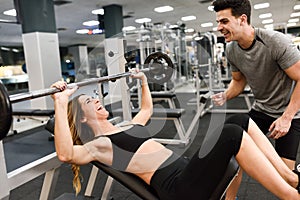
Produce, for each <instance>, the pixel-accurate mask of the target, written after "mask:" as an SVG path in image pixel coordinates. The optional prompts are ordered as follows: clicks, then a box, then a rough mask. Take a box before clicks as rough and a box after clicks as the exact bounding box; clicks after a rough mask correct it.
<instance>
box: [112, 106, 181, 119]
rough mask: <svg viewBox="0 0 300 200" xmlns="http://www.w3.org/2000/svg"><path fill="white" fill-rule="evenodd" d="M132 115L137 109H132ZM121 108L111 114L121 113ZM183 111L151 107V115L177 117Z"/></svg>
mask: <svg viewBox="0 0 300 200" xmlns="http://www.w3.org/2000/svg"><path fill="white" fill-rule="evenodd" d="M131 112H132V116H135V115H136V114H137V113H138V112H139V109H137V108H136V109H132V110H131ZM122 113H123V110H122V109H121V108H119V109H116V110H113V115H122ZM184 113H185V110H184V109H182V108H176V109H173V108H153V114H152V117H169V118H179V117H181V115H182V114H184Z"/></svg>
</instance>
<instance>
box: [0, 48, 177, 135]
mask: <svg viewBox="0 0 300 200" xmlns="http://www.w3.org/2000/svg"><path fill="white" fill-rule="evenodd" d="M143 67H147V68H142V69H141V71H142V72H144V73H145V74H146V76H147V78H148V80H149V81H153V82H156V81H157V82H158V83H163V82H166V81H168V80H169V79H170V78H171V76H172V73H173V69H174V66H173V63H172V61H171V59H170V58H169V57H168V55H166V54H164V53H161V52H155V53H153V54H150V55H149V57H147V59H146V61H145V64H144V65H143ZM130 75H132V72H124V73H119V74H113V75H109V76H103V77H99V78H91V79H87V80H84V81H81V82H77V83H71V84H68V86H67V87H68V88H74V87H76V86H78V87H82V86H86V85H89V84H94V83H101V82H108V81H116V80H117V79H120V78H123V77H129V76H130ZM57 92H60V90H59V89H57V88H47V89H42V90H37V91H31V92H27V93H20V94H14V95H10V96H9V95H8V92H7V90H6V88H5V86H4V85H3V84H2V82H1V81H0V105H1V113H0V140H1V139H3V138H4V137H5V136H6V135H7V133H8V132H9V129H10V127H11V123H12V115H13V111H12V105H11V104H12V103H17V102H21V101H26V100H31V99H35V98H39V97H43V96H47V95H51V94H54V93H57Z"/></svg>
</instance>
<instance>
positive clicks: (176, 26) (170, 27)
mask: <svg viewBox="0 0 300 200" xmlns="http://www.w3.org/2000/svg"><path fill="white" fill-rule="evenodd" d="M176 28H179V26H178V25H177V24H171V25H170V26H169V29H176Z"/></svg>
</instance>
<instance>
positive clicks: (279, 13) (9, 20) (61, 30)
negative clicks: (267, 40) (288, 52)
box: [0, 0, 300, 47]
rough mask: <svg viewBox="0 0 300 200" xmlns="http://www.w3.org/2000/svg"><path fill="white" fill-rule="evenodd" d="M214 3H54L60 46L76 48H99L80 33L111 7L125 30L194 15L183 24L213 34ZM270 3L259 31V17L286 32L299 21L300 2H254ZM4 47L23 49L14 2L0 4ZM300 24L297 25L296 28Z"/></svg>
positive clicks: (82, 0) (256, 0) (6, 0)
mask: <svg viewBox="0 0 300 200" xmlns="http://www.w3.org/2000/svg"><path fill="white" fill-rule="evenodd" d="M210 2H211V1H210V0H184V1H183V0H54V3H55V16H56V27H57V30H58V37H59V44H60V46H71V45H75V44H87V45H88V46H91V47H92V46H96V45H97V44H99V42H101V41H102V40H103V39H104V37H103V35H101V34H94V35H87V34H85V35H79V34H77V33H76V30H78V29H83V28H86V27H85V26H84V25H83V24H82V23H83V22H85V21H89V20H97V15H94V14H92V13H91V11H92V10H95V9H99V8H102V7H103V6H106V5H110V4H118V5H121V6H122V8H123V16H124V26H135V27H137V28H139V27H140V26H141V24H137V23H136V22H135V19H138V18H143V17H147V18H150V19H151V20H152V21H151V23H154V24H158V23H162V24H165V23H169V24H176V23H177V22H178V21H180V20H181V17H184V16H190V15H194V16H196V18H197V19H196V20H193V21H186V22H183V23H185V24H186V27H187V28H193V29H194V30H195V31H196V32H206V31H212V29H213V28H214V27H216V25H217V24H216V22H215V13H214V12H211V11H209V10H208V6H209V5H210ZM266 2H267V3H269V4H270V6H269V7H268V8H264V9H260V10H253V13H252V24H253V25H254V26H256V27H264V24H262V21H263V20H264V19H260V18H259V15H260V14H264V13H271V14H272V17H269V18H267V19H272V20H273V24H274V26H275V27H276V28H278V27H279V28H282V27H283V26H284V25H285V24H287V23H288V20H290V19H292V18H293V19H294V18H298V19H299V17H290V15H291V13H293V12H300V9H299V10H294V9H293V8H294V6H295V5H297V4H300V1H299V0H252V6H253V5H255V4H258V3H266ZM0 5H1V6H0V46H22V29H21V25H20V24H16V23H15V22H16V17H13V16H6V15H4V14H3V12H4V11H6V10H9V9H12V8H14V5H13V0H0ZM166 5H169V6H172V7H173V8H174V10H173V11H171V12H165V13H156V12H154V8H155V7H159V6H166ZM208 22H212V23H213V26H212V27H208V28H204V27H201V24H202V23H208ZM299 25H300V23H299V22H296V26H299Z"/></svg>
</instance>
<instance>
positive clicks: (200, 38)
mask: <svg viewBox="0 0 300 200" xmlns="http://www.w3.org/2000/svg"><path fill="white" fill-rule="evenodd" d="M203 38H204V37H203V36H201V37H200V36H196V37H195V38H194V40H196V41H199V40H202V39H203Z"/></svg>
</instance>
